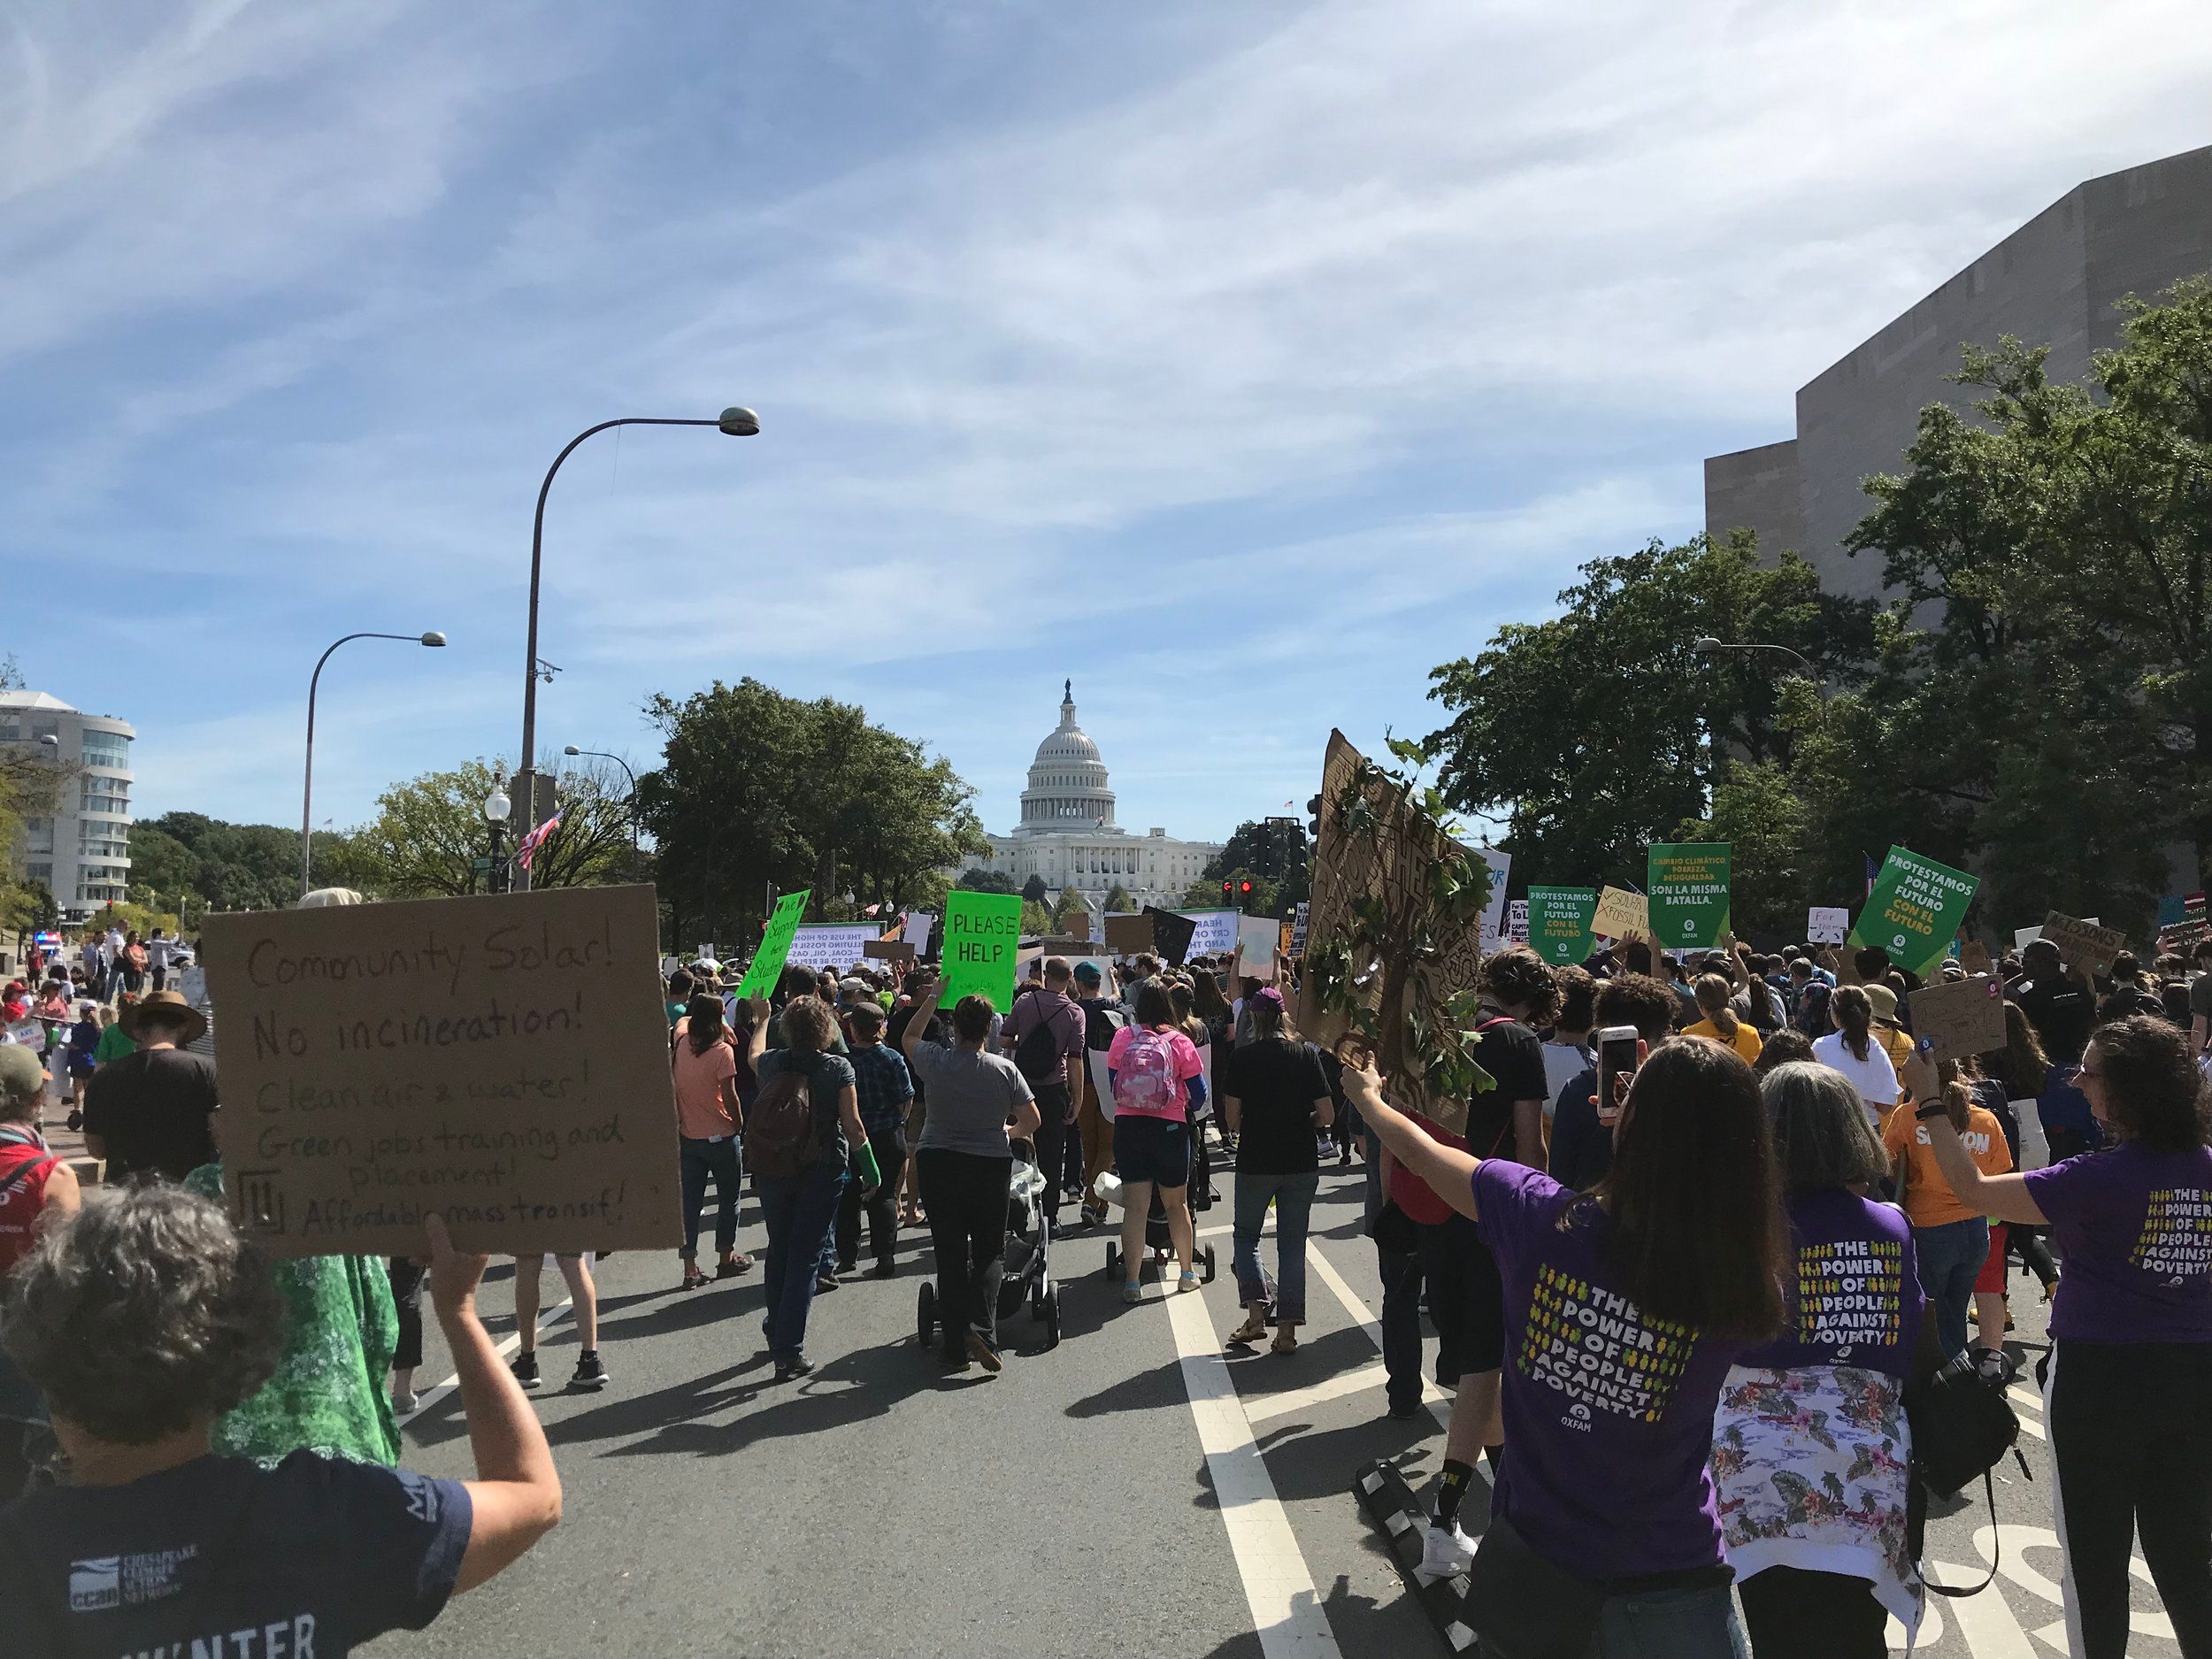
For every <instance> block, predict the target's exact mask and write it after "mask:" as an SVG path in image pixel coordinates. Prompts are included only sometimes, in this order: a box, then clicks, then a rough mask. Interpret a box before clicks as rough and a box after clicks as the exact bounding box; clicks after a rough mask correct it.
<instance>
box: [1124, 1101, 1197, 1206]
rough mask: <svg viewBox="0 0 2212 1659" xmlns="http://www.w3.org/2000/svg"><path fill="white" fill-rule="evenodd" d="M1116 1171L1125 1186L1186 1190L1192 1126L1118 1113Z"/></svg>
mask: <svg viewBox="0 0 2212 1659" xmlns="http://www.w3.org/2000/svg"><path fill="white" fill-rule="evenodd" d="M1114 1168H1115V1169H1116V1170H1117V1171H1119V1172H1120V1175H1121V1179H1123V1180H1124V1181H1125V1182H1127V1181H1149V1182H1151V1183H1152V1184H1153V1185H1154V1186H1156V1187H1181V1186H1183V1185H1184V1184H1185V1183H1186V1182H1187V1181H1188V1180H1189V1179H1190V1125H1188V1124H1185V1123H1179V1122H1177V1121H1176V1120H1175V1119H1173V1118H1145V1117H1140V1116H1138V1115H1137V1114H1135V1113H1133V1112H1118V1113H1116V1114H1115V1116H1114Z"/></svg>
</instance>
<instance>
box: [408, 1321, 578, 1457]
mask: <svg viewBox="0 0 2212 1659" xmlns="http://www.w3.org/2000/svg"><path fill="white" fill-rule="evenodd" d="M574 1311H575V1309H574V1306H573V1304H572V1303H571V1302H569V1301H568V1299H567V1298H566V1297H563V1298H562V1299H561V1300H560V1301H559V1302H555V1303H554V1304H553V1305H552V1306H551V1307H550V1308H544V1309H541V1310H539V1312H538V1334H539V1335H540V1336H541V1337H542V1336H543V1335H544V1334H545V1333H547V1332H548V1331H550V1330H551V1329H552V1328H553V1327H554V1326H555V1325H558V1324H559V1323H560V1322H561V1320H562V1319H563V1318H564V1317H565V1316H566V1315H568V1314H570V1313H572V1312H574ZM521 1346H522V1333H521V1332H519V1331H518V1332H516V1333H514V1334H513V1335H512V1336H511V1337H509V1338H508V1339H507V1340H505V1341H504V1342H502V1343H501V1344H500V1345H499V1346H498V1347H497V1348H495V1349H493V1350H492V1351H493V1352H494V1353H495V1354H497V1355H498V1356H499V1357H500V1358H502V1359H505V1358H506V1357H507V1356H508V1355H510V1354H511V1353H513V1352H514V1351H515V1350H516V1349H517V1348H520V1347H521ZM459 1386H461V1373H460V1372H459V1371H455V1372H454V1373H453V1375H452V1376H450V1377H449V1378H447V1379H445V1380H444V1381H443V1382H442V1383H440V1384H439V1385H438V1386H436V1387H435V1388H432V1389H429V1390H428V1391H426V1392H425V1393H423V1394H417V1395H416V1396H415V1409H413V1410H412V1411H410V1412H409V1413H408V1414H407V1415H406V1416H405V1417H400V1418H397V1419H396V1422H397V1424H398V1426H400V1427H401V1428H405V1427H406V1426H407V1425H409V1424H410V1423H412V1422H413V1421H414V1420H415V1419H416V1418H417V1417H420V1416H421V1415H422V1414H423V1413H424V1412H426V1411H427V1410H429V1409H430V1408H431V1407H432V1406H434V1405H436V1404H437V1403H438V1402H440V1401H441V1400H442V1399H444V1398H445V1397H446V1396H447V1395H448V1394H451V1393H452V1392H453V1391H454V1390H455V1389H456V1388H458V1387H459Z"/></svg>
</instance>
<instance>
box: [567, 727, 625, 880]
mask: <svg viewBox="0 0 2212 1659" xmlns="http://www.w3.org/2000/svg"><path fill="white" fill-rule="evenodd" d="M561 753H562V754H564V755H566V756H567V757H569V758H570V759H571V760H573V759H575V758H576V757H578V756H579V755H588V756H589V757H591V758H592V759H594V760H611V761H612V762H614V764H616V765H618V766H619V767H621V768H622V775H623V776H624V777H626V778H627V779H628V780H630V879H632V880H633V881H634V880H636V879H637V872H638V865H639V864H642V863H643V862H644V859H645V855H644V854H643V853H642V852H641V851H640V850H639V848H638V821H637V773H636V772H633V771H632V770H631V769H630V763H629V762H628V761H626V760H625V759H623V758H622V757H621V756H619V755H610V754H609V753H607V751H606V750H605V749H579V748H577V747H576V745H575V744H573V743H571V744H569V745H568V747H567V748H565V749H562V750H561Z"/></svg>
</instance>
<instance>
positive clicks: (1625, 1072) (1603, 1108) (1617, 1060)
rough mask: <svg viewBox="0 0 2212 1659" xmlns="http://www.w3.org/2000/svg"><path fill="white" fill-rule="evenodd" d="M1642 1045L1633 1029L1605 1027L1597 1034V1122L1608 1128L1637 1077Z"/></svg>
mask: <svg viewBox="0 0 2212 1659" xmlns="http://www.w3.org/2000/svg"><path fill="white" fill-rule="evenodd" d="M1642 1047H1643V1044H1642V1041H1641V1039H1640V1038H1639V1037H1638V1036H1637V1034H1636V1027H1635V1026H1633V1025H1608V1026H1606V1027H1605V1028H1604V1029H1603V1030H1602V1031H1601V1032H1599V1033H1597V1050H1598V1101H1597V1104H1598V1121H1599V1122H1600V1123H1601V1124H1603V1125H1606V1126H1607V1127H1608V1128H1610V1127H1611V1126H1612V1125H1615V1124H1617V1123H1619V1122H1620V1120H1621V1112H1622V1110H1623V1108H1624V1107H1625V1106H1626V1105H1627V1104H1628V1085H1629V1080H1630V1079H1632V1078H1633V1077H1634V1076H1635V1075H1636V1067H1637V1065H1638V1064H1639V1062H1640V1059H1641V1057H1642V1056H1641V1049H1642Z"/></svg>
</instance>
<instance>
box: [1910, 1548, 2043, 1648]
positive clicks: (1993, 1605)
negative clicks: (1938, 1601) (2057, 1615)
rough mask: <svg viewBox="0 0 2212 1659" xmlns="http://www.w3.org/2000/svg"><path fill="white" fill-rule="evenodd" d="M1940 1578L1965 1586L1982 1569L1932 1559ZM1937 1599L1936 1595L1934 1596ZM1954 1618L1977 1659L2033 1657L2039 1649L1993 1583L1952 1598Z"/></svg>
mask: <svg viewBox="0 0 2212 1659" xmlns="http://www.w3.org/2000/svg"><path fill="white" fill-rule="evenodd" d="M1928 1564H1929V1565H1930V1566H1931V1567H1932V1568H1934V1569H1935V1577H1936V1580H1937V1582H1939V1583H1941V1584H1948V1585H1954V1586H1966V1585H1970V1584H1977V1583H1979V1582H1980V1580H1981V1577H1982V1573H1983V1572H1986V1571H1988V1569H1987V1568H1986V1567H1984V1568H1983V1569H1982V1570H1981V1571H1974V1570H1972V1569H1971V1568H1967V1567H1956V1566H1953V1565H1952V1564H1951V1563H1949V1562H1947V1561H1932V1562H1930V1563H1928ZM1931 1599H1933V1598H1931ZM1948 1600H1949V1603H1950V1609H1951V1617H1953V1618H1955V1619H1956V1620H1957V1621H1958V1626H1959V1635H1960V1637H1961V1639H1962V1640H1964V1641H1965V1643H1966V1651H1967V1652H1968V1653H1970V1654H1971V1655H1974V1659H2033V1655H2034V1654H2035V1649H2034V1648H2033V1647H2030V1646H2029V1645H2028V1633H2027V1632H2025V1631H2024V1630H2022V1629H2021V1628H2020V1621H2019V1620H2018V1619H2016V1618H2015V1617H2013V1615H2012V1609H2010V1608H2009V1607H2008V1606H2006V1605H2005V1598H2004V1597H2003V1596H2001V1595H2000V1594H1997V1586H1995V1585H1991V1586H1989V1588H1988V1589H1986V1590H1985V1591H1983V1592H1982V1593H1981V1594H1979V1595H1962V1596H1952V1597H1950V1598H1948Z"/></svg>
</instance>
